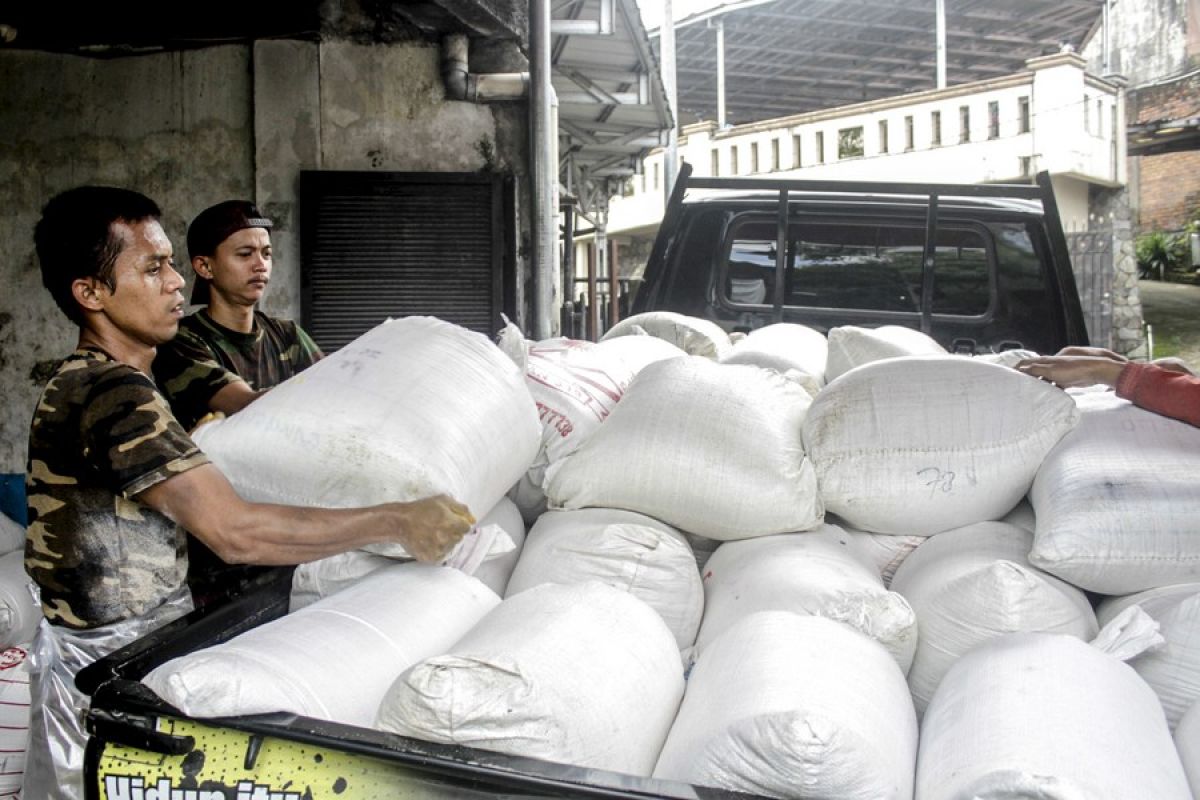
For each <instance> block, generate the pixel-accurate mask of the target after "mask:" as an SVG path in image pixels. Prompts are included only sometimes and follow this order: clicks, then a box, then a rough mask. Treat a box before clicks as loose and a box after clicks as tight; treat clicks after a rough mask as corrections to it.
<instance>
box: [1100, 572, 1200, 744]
mask: <svg viewBox="0 0 1200 800" xmlns="http://www.w3.org/2000/svg"><path fill="white" fill-rule="evenodd" d="M1131 605H1137V606H1140V607H1141V608H1142V610H1143V611H1145V612H1146V613H1147V614H1149V615H1150V617H1151V618H1153V619H1154V620H1155V621H1156V622H1158V626H1159V627H1158V629H1159V632H1160V633H1161V634H1162V637H1163V639H1165V640H1166V641H1165V643H1164V644H1163V645H1162V646H1161V647H1157V648H1154V649H1152V650H1147V651H1146V652H1144V653H1142V654H1141V655H1139V656H1137V657H1136V658H1132V659H1130V661H1129V666H1131V667H1133V668H1134V669H1135V670H1137V673H1138V674H1139V675H1141V676H1142V678H1143V679H1144V680H1145V681H1146V683H1148V684H1150V688H1151V689H1153V690H1154V692H1155V693H1156V694H1157V695H1158V699H1159V700H1160V701H1162V706H1163V711H1164V712H1166V715H1167V723H1168V724H1169V725H1170V726H1171V728H1172V729H1174V728H1175V726H1176V725H1177V724H1178V723H1179V720H1180V719H1181V718H1182V717H1183V714H1184V712H1186V711H1187V710H1188V708H1190V707H1191V706H1192V705H1193V704H1194V703H1196V702H1197V701H1200V583H1186V584H1178V585H1175V586H1164V587H1161V588H1159V589H1150V590H1148V591H1145V592H1138V593H1137V594H1133V595H1129V596H1126V597H1113V598H1109V599H1107V600H1105V601H1104V602H1102V603H1101V604H1100V606H1099V607H1098V608H1097V609H1096V615H1097V616H1098V617H1099V619H1100V624H1101V625H1104V624H1107V623H1108V621H1109V620H1111V619H1112V618H1113V617H1115V616H1116V615H1117V614H1119V613H1120V612H1121V611H1123V610H1125V609H1126V608H1128V607H1129V606H1131Z"/></svg>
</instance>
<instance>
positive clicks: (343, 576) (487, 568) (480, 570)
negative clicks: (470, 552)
mask: <svg viewBox="0 0 1200 800" xmlns="http://www.w3.org/2000/svg"><path fill="white" fill-rule="evenodd" d="M489 525H494V526H496V527H498V528H499V529H500V530H501V531H503V534H504V536H505V537H507V539H508V541H509V542H511V544H512V545H513V547H512V549H511V550H507V551H505V548H503V547H496V548H495V551H494V552H492V553H489V554H488V557H487V558H485V559H484V561H483V563H481V564H480V565H479V566H478V567H477V568H476V569H475V570H474V571H473V572H471V573H470V574H471V575H472V576H473V577H475V578H476V579H477V580H480V581H482V582H483V584H484V586H487V587H488V588H489V589H491V590H492V591H493V592H495V593H496V594H497V595H499V596H501V597H503V596H504V587H505V586H506V585H507V584H508V577H509V575H511V574H512V571H513V567H514V566H516V563H517V559H518V558H520V555H521V545H522V544H523V543H524V541H525V522H524V520H522V519H521V512H520V511H518V510H517V507H516V505H515V504H514V503H513V501H512V500H509V499H508V498H507V497H502V498H500V502H499V503H497V504H496V507H495V508H493V509H492V510H491V511H489V512H488V513H487V514H485V515H484V516H483V518H482V519H480V520H479V526H478V527H479V528H485V527H487V526H489ZM407 560H408V559H403V560H402V559H398V558H394V557H392V556H384V555H380V554H379V553H370V552H367V551H366V550H347V551H346V552H344V553H338V554H337V555H332V556H328V557H326V558H321V559H317V560H316V561H308V562H305V563H304V564H300V565H299V566H297V567H296V570H295V572H293V573H292V590H291V594H290V596H289V598H288V600H289V602H288V611H289V612H292V611H299V610H300V609H301V608H304V607H305V606H308V605H311V604H312V603H315V602H316V601H318V600H320V599H321V598H323V597H329V596H330V595H331V594H336V593H337V592H340V591H341V590H343V589H347V588H349V587H351V586H353V585H355V584H356V583H358V582H359V581H361V580H362V579H363V578H365V577H367V576H368V575H370V574H371V573H372V572H375V571H376V570H380V569H383V568H384V567H390V566H392V565H394V564H397V563H403V562H404V561H407Z"/></svg>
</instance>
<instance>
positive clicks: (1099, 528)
mask: <svg viewBox="0 0 1200 800" xmlns="http://www.w3.org/2000/svg"><path fill="white" fill-rule="evenodd" d="M1070 395H1071V396H1073V397H1074V398H1075V401H1076V402H1077V403H1078V404H1079V408H1080V410H1081V411H1082V418H1081V420H1080V424H1079V427H1078V428H1076V429H1075V430H1074V431H1072V432H1071V433H1070V435H1068V436H1066V437H1064V438H1063V440H1062V441H1061V442H1060V443H1059V444H1058V446H1057V447H1055V448H1054V449H1053V450H1052V451H1051V452H1050V454H1049V455H1048V456H1047V457H1046V460H1045V463H1044V464H1043V465H1042V468H1041V469H1040V470H1039V471H1038V475H1037V479H1036V480H1035V481H1034V482H1033V488H1032V489H1031V490H1030V493H1029V499H1030V502H1031V503H1032V504H1033V509H1034V512H1035V517H1036V523H1035V532H1034V540H1033V550H1032V552H1031V553H1030V554H1029V560H1030V562H1031V563H1032V564H1033V565H1034V566H1037V567H1040V568H1042V569H1044V570H1046V571H1047V572H1050V573H1053V574H1054V575H1057V576H1059V577H1060V578H1062V579H1063V580H1065V581H1068V582H1070V583H1073V584H1075V585H1076V586H1078V587H1080V588H1082V589H1087V590H1089V591H1093V592H1099V593H1101V594H1109V595H1123V594H1131V593H1133V592H1140V591H1143V590H1145V589H1153V588H1156V587H1160V586H1169V585H1171V584H1175V583H1187V582H1189V581H1198V580H1200V480H1197V473H1198V472H1200V428H1195V427H1192V426H1191V425H1187V424H1185V423H1183V422H1178V421H1176V420H1173V419H1168V418H1167V417H1163V416H1160V415H1158V414H1154V413H1151V412H1149V411H1146V410H1144V409H1141V408H1138V407H1136V406H1134V405H1133V404H1132V403H1130V402H1129V401H1127V400H1122V399H1120V398H1118V397H1117V396H1116V395H1115V394H1114V393H1113V392H1111V391H1095V390H1080V391H1072V392H1070Z"/></svg>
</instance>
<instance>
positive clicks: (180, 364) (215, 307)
mask: <svg viewBox="0 0 1200 800" xmlns="http://www.w3.org/2000/svg"><path fill="white" fill-rule="evenodd" d="M272 225H273V223H272V222H271V220H270V219H268V218H267V217H265V216H264V215H263V214H262V212H260V211H259V210H258V208H257V207H255V206H254V205H253V204H252V203H249V202H247V201H245V200H227V201H225V202H223V203H217V204H216V205H214V206H210V207H209V208H206V209H205V210H204V211H201V212H200V213H199V214H198V215H197V216H196V218H195V219H194V220H192V224H191V225H189V226H188V235H187V241H188V256H189V257H190V258H191V261H192V269H193V270H195V272H196V284H195V287H194V288H193V291H192V302H193V303H207V304H208V305H207V308H202V309H200V310H199V311H197V312H196V313H194V314H191V315H190V316H187V317H184V318H183V320H181V321H180V323H179V333H178V334H177V335H176V336H175V338H174V339H172V340H171V341H170V342H167V343H166V344H164V345H163V346H161V347H159V348H158V355H157V356H155V359H154V378H155V380H156V381H157V382H158V385H159V387H160V388H161V389H162V391H163V393H164V394H165V395H166V397H167V400H168V401H169V402H170V403H171V410H172V411H173V412H174V413H175V417H176V418H177V419H178V420H179V421H180V422H181V423H182V424H183V425H184V427H186V428H188V429H189V430H191V429H192V428H193V427H194V426H195V425H196V423H197V422H199V421H200V420H201V419H202V418H203V417H204V416H205V415H206V414H208V413H209V412H210V411H232V410H237V408H238V407H239V403H240V402H241V400H246V401H247V402H249V401H250V400H252V399H253V397H254V396H256V395H257V393H261V392H263V391H265V390H267V389H270V388H272V387H273V386H277V385H278V384H280V383H282V382H283V381H285V380H287V379H288V378H290V377H292V376H293V375H296V374H297V373H299V372H300V371H301V370H303V369H306V368H307V367H310V366H312V365H313V364H314V363H316V362H317V360H318V359H320V358H321V355H322V354H321V350H320V349H319V348H318V347H317V344H316V342H314V341H313V340H312V338H311V337H310V336H309V335H308V334H307V333H305V332H304V330H303V329H302V328H301V327H300V326H299V325H297V324H296V323H295V322H293V321H291V320H286V319H276V318H274V317H270V316H267V315H266V314H264V313H263V312H261V311H259V310H258V309H257V304H258V302H259V301H260V300H261V299H262V296H263V293H264V292H265V290H266V288H267V284H268V283H269V282H270V280H271V267H272V251H271V234H270V230H271V227H272ZM239 379H240V381H242V382H244V383H239ZM247 386H248V387H249V389H250V390H251V391H252V392H253V393H254V394H248V393H247V391H246V388H247ZM230 398H232V405H230V402H231V401H230ZM188 558H189V563H190V572H189V575H188V583H189V584H190V585H191V587H192V594H193V597H194V598H195V600H196V603H197V604H198V605H208V604H210V603H213V602H220V601H221V600H223V599H226V598H227V597H229V596H230V595H231V594H233V593H235V592H238V591H239V590H240V589H241V588H242V587H243V586H244V585H245V584H246V583H247V582H248V581H250V580H252V579H253V578H254V577H256V576H257V575H259V574H260V573H262V572H263V571H264V569H265V568H263V567H253V566H249V565H238V566H233V565H229V564H226V563H225V562H224V561H222V560H221V559H220V558H219V557H217V555H216V554H214V553H213V552H212V550H211V549H209V548H208V547H206V546H205V545H204V544H203V543H202V542H199V541H197V540H196V539H194V538H193V539H189V541H188Z"/></svg>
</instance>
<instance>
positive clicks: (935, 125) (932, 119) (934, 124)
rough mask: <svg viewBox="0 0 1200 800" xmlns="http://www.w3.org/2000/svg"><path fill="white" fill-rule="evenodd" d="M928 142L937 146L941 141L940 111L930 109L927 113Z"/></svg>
mask: <svg viewBox="0 0 1200 800" xmlns="http://www.w3.org/2000/svg"><path fill="white" fill-rule="evenodd" d="M929 127H930V129H931V130H930V132H929V143H930V144H931V145H933V146H934V147H937V146H938V145H940V144H941V143H942V112H940V111H931V112H930V113H929Z"/></svg>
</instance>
